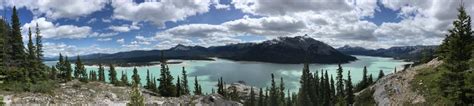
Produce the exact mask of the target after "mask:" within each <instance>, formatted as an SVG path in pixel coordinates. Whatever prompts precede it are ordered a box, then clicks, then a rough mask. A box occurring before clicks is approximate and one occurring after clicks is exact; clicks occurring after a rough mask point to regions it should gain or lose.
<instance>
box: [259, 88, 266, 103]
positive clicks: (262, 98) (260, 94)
mask: <svg viewBox="0 0 474 106" xmlns="http://www.w3.org/2000/svg"><path fill="white" fill-rule="evenodd" d="M259 92H260V93H258V106H265V105H264V104H263V103H264V101H265V99H264V97H263V96H264V95H263V89H262V88H260V90H259Z"/></svg>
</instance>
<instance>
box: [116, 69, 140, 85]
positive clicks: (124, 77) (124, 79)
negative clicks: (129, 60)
mask: <svg viewBox="0 0 474 106" xmlns="http://www.w3.org/2000/svg"><path fill="white" fill-rule="evenodd" d="M123 72H124V71H122V77H121V78H120V84H119V86H128V85H130V84H129V83H128V77H127V74H124V73H123ZM134 86H135V85H134ZM137 86H138V84H137Z"/></svg>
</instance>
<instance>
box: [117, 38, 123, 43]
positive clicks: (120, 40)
mask: <svg viewBox="0 0 474 106" xmlns="http://www.w3.org/2000/svg"><path fill="white" fill-rule="evenodd" d="M117 43H119V44H124V43H125V39H123V38H121V39H117Z"/></svg>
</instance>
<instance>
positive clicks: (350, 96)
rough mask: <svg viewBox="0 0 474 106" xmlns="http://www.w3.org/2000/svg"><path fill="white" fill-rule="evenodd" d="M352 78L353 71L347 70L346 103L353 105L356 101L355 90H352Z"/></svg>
mask: <svg viewBox="0 0 474 106" xmlns="http://www.w3.org/2000/svg"><path fill="white" fill-rule="evenodd" d="M352 89H353V87H352V79H351V71H348V72H347V81H346V88H345V90H346V101H345V102H346V103H347V104H349V105H351V104H353V103H354V91H352Z"/></svg>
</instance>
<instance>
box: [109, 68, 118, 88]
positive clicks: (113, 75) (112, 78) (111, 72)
mask: <svg viewBox="0 0 474 106" xmlns="http://www.w3.org/2000/svg"><path fill="white" fill-rule="evenodd" d="M109 67H110V69H109V81H110V83H111V84H114V85H118V80H117V71H115V67H114V65H112V64H110V65H109Z"/></svg>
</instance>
